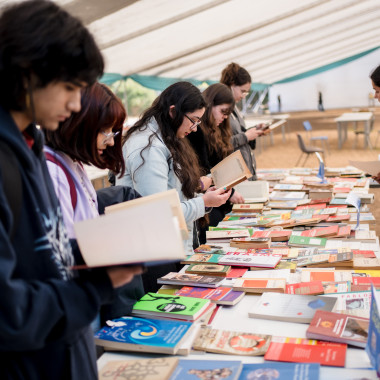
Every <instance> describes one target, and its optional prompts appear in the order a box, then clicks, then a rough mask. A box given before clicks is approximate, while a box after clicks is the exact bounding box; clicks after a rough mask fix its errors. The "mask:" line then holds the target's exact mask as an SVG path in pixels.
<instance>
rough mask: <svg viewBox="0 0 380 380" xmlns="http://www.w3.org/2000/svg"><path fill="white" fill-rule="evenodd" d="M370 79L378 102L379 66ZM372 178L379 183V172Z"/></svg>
mask: <svg viewBox="0 0 380 380" xmlns="http://www.w3.org/2000/svg"><path fill="white" fill-rule="evenodd" d="M370 78H371V82H372V88H373V90H374V91H375V94H374V98H375V99H377V101H378V102H380V65H379V66H377V67H376V69H375V70H373V72H372V74H371V75H370ZM372 178H373V179H374V180H376V181H377V182H379V183H380V172H379V173H377V175H375V176H373V177H372Z"/></svg>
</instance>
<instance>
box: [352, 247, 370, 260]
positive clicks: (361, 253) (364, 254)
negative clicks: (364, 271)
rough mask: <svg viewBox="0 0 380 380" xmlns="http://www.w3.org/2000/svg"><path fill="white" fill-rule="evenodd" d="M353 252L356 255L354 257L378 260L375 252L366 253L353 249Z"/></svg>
mask: <svg viewBox="0 0 380 380" xmlns="http://www.w3.org/2000/svg"><path fill="white" fill-rule="evenodd" d="M352 252H353V253H354V257H366V258H370V259H374V258H376V255H375V252H374V251H364V250H361V249H353V250H352Z"/></svg>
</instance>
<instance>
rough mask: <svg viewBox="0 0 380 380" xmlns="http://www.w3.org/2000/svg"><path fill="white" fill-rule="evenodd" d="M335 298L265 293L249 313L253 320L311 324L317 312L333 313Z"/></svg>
mask: <svg viewBox="0 0 380 380" xmlns="http://www.w3.org/2000/svg"><path fill="white" fill-rule="evenodd" d="M335 303H336V298H335V297H327V296H305V295H297V294H279V293H263V294H262V295H261V297H260V298H259V299H258V300H257V302H256V303H255V304H254V305H253V307H252V308H251V310H250V311H249V313H248V316H249V317H251V318H259V319H270V320H276V321H284V322H298V323H310V321H311V320H312V319H313V317H314V314H315V312H316V311H317V310H328V311H332V310H333V308H334V306H335Z"/></svg>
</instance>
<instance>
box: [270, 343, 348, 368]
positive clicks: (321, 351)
mask: <svg viewBox="0 0 380 380" xmlns="http://www.w3.org/2000/svg"><path fill="white" fill-rule="evenodd" d="M346 352H347V345H346V344H339V345H338V344H333V343H331V344H324V345H322V344H318V345H315V346H313V345H308V344H296V343H277V342H272V343H271V344H270V346H269V348H268V351H267V352H266V354H265V356H264V359H265V360H275V361H280V362H292V363H319V364H321V365H327V366H334V367H344V364H345V361H346Z"/></svg>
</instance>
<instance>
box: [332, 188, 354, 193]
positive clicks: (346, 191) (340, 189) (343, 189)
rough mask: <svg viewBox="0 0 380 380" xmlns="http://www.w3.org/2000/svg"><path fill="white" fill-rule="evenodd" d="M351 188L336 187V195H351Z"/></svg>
mask: <svg viewBox="0 0 380 380" xmlns="http://www.w3.org/2000/svg"><path fill="white" fill-rule="evenodd" d="M351 190H352V189H351V187H334V193H349V192H350V191H351Z"/></svg>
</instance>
